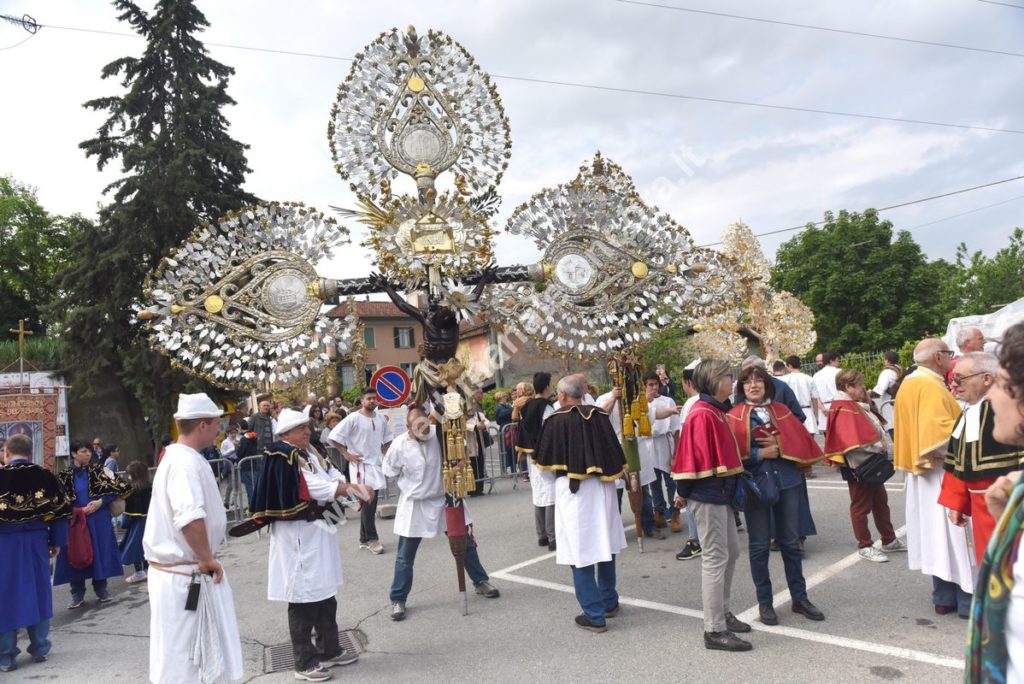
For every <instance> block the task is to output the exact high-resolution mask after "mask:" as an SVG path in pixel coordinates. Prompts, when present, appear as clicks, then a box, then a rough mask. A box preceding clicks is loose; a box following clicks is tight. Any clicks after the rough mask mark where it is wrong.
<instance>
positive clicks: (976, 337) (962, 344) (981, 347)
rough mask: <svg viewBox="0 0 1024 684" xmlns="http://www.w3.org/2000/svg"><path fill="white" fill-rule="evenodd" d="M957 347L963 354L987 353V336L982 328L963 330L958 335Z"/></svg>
mask: <svg viewBox="0 0 1024 684" xmlns="http://www.w3.org/2000/svg"><path fill="white" fill-rule="evenodd" d="M956 346H957V347H959V348H960V353H961V354H970V353H971V352H980V351H985V335H984V333H982V332H981V328H973V327H972V328H962V329H961V330H960V331H959V332H958V333H957V334H956Z"/></svg>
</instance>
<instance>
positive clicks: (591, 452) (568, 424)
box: [534, 405, 626, 492]
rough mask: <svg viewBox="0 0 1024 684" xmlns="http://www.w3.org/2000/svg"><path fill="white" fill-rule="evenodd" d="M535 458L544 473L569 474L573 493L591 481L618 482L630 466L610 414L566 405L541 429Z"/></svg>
mask: <svg viewBox="0 0 1024 684" xmlns="http://www.w3.org/2000/svg"><path fill="white" fill-rule="evenodd" d="M534 458H535V459H536V463H537V467H538V468H540V469H541V470H548V471H553V472H554V473H555V474H556V475H567V476H568V477H569V479H570V483H569V488H570V490H571V491H573V492H576V491H577V490H579V487H580V480H586V479H587V478H591V477H600V478H601V479H602V480H608V481H611V480H617V479H619V478H620V477H622V472H623V469H624V468H625V467H626V455H625V454H624V453H623V451H622V445H621V444H620V443H619V438H618V436H617V435H616V434H615V430H614V428H612V423H611V421H610V420H609V419H608V414H607V413H605V412H604V411H602V410H601V409H599V408H597V407H596V406H576V405H573V406H563V407H562V408H560V409H558V410H557V411H555V412H554V413H552V414H551V415H550V416H549V417H548V419H547V420H546V421H544V426H543V427H542V428H541V431H540V437H539V438H538V440H537V450H536V452H535V453H534Z"/></svg>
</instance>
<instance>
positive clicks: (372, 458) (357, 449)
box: [330, 411, 392, 489]
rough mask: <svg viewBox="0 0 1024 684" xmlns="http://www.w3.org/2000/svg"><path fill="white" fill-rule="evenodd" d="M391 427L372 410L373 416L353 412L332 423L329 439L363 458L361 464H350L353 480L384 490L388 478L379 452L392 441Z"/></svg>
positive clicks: (381, 453)
mask: <svg viewBox="0 0 1024 684" xmlns="http://www.w3.org/2000/svg"><path fill="white" fill-rule="evenodd" d="M391 438H392V435H391V428H390V427H389V426H388V421H387V420H385V419H384V416H382V415H380V414H379V413H375V414H374V416H373V417H372V418H369V417H367V416H364V415H363V414H362V413H360V412H359V411H354V412H352V413H350V414H349V415H348V416H346V417H345V420H343V421H341V422H340V423H338V424H337V425H335V426H334V429H333V430H331V435H330V440H331V441H332V442H334V443H335V444H340V445H342V446H344V447H345V448H346V449H348V451H349V453H352V454H358V455H360V456H362V457H363V462H362V463H352V464H350V465H349V474H350V475H351V476H352V481H353V482H356V483H359V484H365V485H368V486H369V487H371V488H372V489H384V487H385V486H387V480H385V479H384V472H383V471H382V470H381V469H380V460H381V458H382V456H383V452H382V451H381V450H382V448H383V447H384V445H385V444H387V443H388V442H390V441H391Z"/></svg>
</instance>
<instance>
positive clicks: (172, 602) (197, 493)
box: [142, 394, 243, 684]
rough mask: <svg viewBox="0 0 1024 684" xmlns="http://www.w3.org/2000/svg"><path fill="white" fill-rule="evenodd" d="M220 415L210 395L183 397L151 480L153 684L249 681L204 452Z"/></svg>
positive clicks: (148, 536)
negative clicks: (170, 440)
mask: <svg viewBox="0 0 1024 684" xmlns="http://www.w3.org/2000/svg"><path fill="white" fill-rule="evenodd" d="M222 414H223V411H221V410H220V409H218V408H217V406H216V404H214V403H213V402H212V401H211V400H210V398H209V397H208V396H206V395H205V394H182V395H180V396H179V397H178V410H177V412H176V413H175V414H174V419H175V421H176V422H177V426H178V435H179V436H178V441H177V443H175V444H171V445H169V446H168V447H167V450H166V452H165V453H164V458H163V460H162V461H161V462H160V467H159V468H158V469H157V471H156V476H155V477H154V478H153V494H152V499H151V502H150V506H149V517H148V519H147V520H146V532H145V535H144V536H143V538H142V546H143V549H144V551H145V554H146V560H147V561H149V566H150V569H151V570H150V573H149V578H148V583H149V608H150V621H149V634H150V638H149V679H150V681H152V682H154V683H156V684H194V683H195V682H214V681H218V680H231V681H234V680H239V679H241V678H242V676H243V669H242V644H241V641H240V640H239V637H238V623H237V621H236V619H235V604H234V599H233V598H232V595H231V586H230V585H229V584H228V580H227V577H226V576H225V573H224V568H223V566H221V564H220V561H219V560H217V551H218V550H219V549H220V545H221V543H222V542H223V541H224V533H225V529H226V527H227V517H226V516H225V514H224V502H223V500H222V499H221V496H220V490H219V489H218V488H217V481H216V480H215V479H214V477H213V471H212V470H211V469H210V466H209V464H207V462H206V459H204V458H203V457H202V456H200V454H199V452H200V450H202V449H205V448H206V447H208V446H211V445H212V444H213V443H214V441H215V440H216V439H217V435H218V433H219V432H220V416H221V415H222ZM196 599H197V600H196ZM197 642H199V643H197Z"/></svg>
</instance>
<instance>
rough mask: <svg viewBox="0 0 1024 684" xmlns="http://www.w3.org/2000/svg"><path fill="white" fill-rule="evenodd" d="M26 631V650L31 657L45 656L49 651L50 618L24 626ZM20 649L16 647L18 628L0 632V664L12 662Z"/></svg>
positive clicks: (10, 663) (4, 664) (6, 664)
mask: <svg viewBox="0 0 1024 684" xmlns="http://www.w3.org/2000/svg"><path fill="white" fill-rule="evenodd" d="M25 630H26V631H27V632H28V652H29V653H30V654H32V657H33V658H45V657H46V655H47V654H48V653H49V652H50V640H49V639H48V638H47V637H48V636H49V634H50V620H49V619H46V620H42V621H40V622H38V623H36V624H34V625H30V626H28V627H26V628H25ZM19 653H21V651H20V650H19V649H18V630H16V629H12V630H11V631H9V632H0V665H3V666H8V665H12V664H14V659H15V658H17V657H18V654H19Z"/></svg>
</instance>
